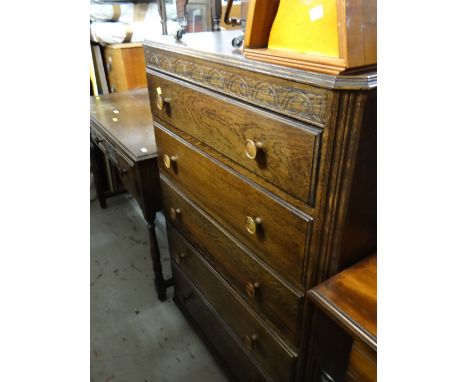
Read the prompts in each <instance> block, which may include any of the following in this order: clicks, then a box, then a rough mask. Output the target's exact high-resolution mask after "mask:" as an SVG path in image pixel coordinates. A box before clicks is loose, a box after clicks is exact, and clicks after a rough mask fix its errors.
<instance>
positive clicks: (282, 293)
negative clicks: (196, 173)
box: [161, 178, 303, 345]
mask: <svg viewBox="0 0 468 382" xmlns="http://www.w3.org/2000/svg"><path fill="white" fill-rule="evenodd" d="M161 188H162V193H163V199H164V201H165V206H166V208H165V214H166V217H168V221H169V222H170V223H171V224H169V225H168V226H167V230H168V236H169V244H170V246H171V248H172V249H173V250H175V251H176V252H177V253H181V252H183V251H184V249H183V248H181V246H182V244H181V242H182V240H181V235H180V234H179V233H178V232H176V229H174V228H172V225H174V226H175V227H177V230H180V231H181V233H182V234H183V235H184V237H185V238H186V239H187V240H188V241H189V242H190V243H191V244H192V245H193V246H195V247H196V248H197V249H199V250H200V252H201V254H202V255H203V256H204V258H205V259H207V261H208V262H210V263H211V264H212V265H213V266H214V267H215V268H216V269H217V270H218V272H219V273H221V274H222V275H223V276H224V277H225V279H226V280H229V281H230V285H231V287H232V288H234V289H235V290H236V292H237V293H239V294H240V295H241V296H243V297H244V300H245V301H246V302H247V303H248V304H249V305H250V306H251V307H252V308H254V310H255V311H256V312H257V313H259V314H260V315H261V316H262V318H263V319H265V320H266V321H268V322H270V323H271V324H272V325H273V326H274V327H275V329H276V330H278V332H279V333H281V335H282V336H283V338H285V339H286V340H287V341H288V342H289V343H290V344H291V345H294V344H295V341H296V338H297V337H296V336H297V334H298V333H297V326H298V325H297V321H298V319H299V317H300V315H299V311H300V308H301V306H302V297H303V295H302V294H301V293H299V292H298V291H296V290H295V289H293V288H291V287H290V286H288V285H287V284H286V283H284V281H283V280H282V279H281V278H280V277H279V276H277V275H275V274H274V273H273V272H272V271H270V270H268V269H267V268H266V267H265V266H263V265H262V264H261V262H259V261H258V260H257V259H256V257H255V255H253V254H252V253H251V252H250V251H248V249H247V248H245V247H244V246H243V245H241V244H240V243H238V242H237V240H235V239H234V238H232V236H230V235H229V233H228V232H226V231H225V230H224V229H223V228H222V227H220V226H219V225H218V224H217V223H215V222H214V221H213V220H212V219H211V218H209V217H208V216H207V215H206V214H205V213H203V212H202V211H201V210H200V209H199V208H197V207H196V206H195V205H193V204H192V203H191V202H190V201H189V200H188V199H187V198H186V197H185V196H183V195H182V194H180V193H179V192H178V191H176V190H175V189H174V188H173V186H171V185H170V184H169V183H168V181H167V180H166V179H164V178H162V182H161ZM170 208H178V209H180V211H181V213H180V215H178V216H177V217H176V218H175V219H172V218H171V217H170V211H169V210H170ZM181 262H182V263H184V260H183V259H182V261H181ZM181 266H182V267H183V265H181ZM254 282H257V283H258V284H259V286H258V288H257V290H256V291H255V294H254V295H253V296H250V295H249V294H248V291H247V290H246V284H247V283H254Z"/></svg>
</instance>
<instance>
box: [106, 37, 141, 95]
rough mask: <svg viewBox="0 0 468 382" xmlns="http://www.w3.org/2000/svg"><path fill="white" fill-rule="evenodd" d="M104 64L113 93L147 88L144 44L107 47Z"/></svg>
mask: <svg viewBox="0 0 468 382" xmlns="http://www.w3.org/2000/svg"><path fill="white" fill-rule="evenodd" d="M104 62H105V66H106V71H107V81H108V85H109V91H110V92H111V93H115V92H122V91H127V90H131V89H138V88H146V87H147V84H146V74H145V55H144V52H143V46H142V44H140V43H123V44H113V45H106V46H105V47H104Z"/></svg>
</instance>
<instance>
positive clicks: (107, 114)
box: [90, 89, 157, 161]
mask: <svg viewBox="0 0 468 382" xmlns="http://www.w3.org/2000/svg"><path fill="white" fill-rule="evenodd" d="M90 102H91V104H90V117H91V127H93V128H95V129H96V130H98V131H99V133H100V134H101V135H105V136H106V138H107V140H108V141H110V142H111V143H112V144H113V145H115V146H116V147H118V148H120V149H121V150H122V151H123V152H124V153H126V154H127V155H128V156H129V157H130V158H131V159H133V160H134V161H138V160H143V159H147V158H152V157H155V156H156V155H157V152H156V142H155V140H154V130H153V118H152V115H151V109H150V104H149V98H148V89H136V90H131V91H128V92H122V93H114V94H107V95H105V96H96V97H90Z"/></svg>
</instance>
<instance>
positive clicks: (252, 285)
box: [245, 281, 260, 298]
mask: <svg viewBox="0 0 468 382" xmlns="http://www.w3.org/2000/svg"><path fill="white" fill-rule="evenodd" d="M258 288H260V283H258V282H257V281H254V282H250V281H248V282H246V283H245V291H246V292H247V296H249V297H252V298H253V297H255V293H256V291H257V289H258Z"/></svg>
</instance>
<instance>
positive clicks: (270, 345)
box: [172, 248, 297, 382]
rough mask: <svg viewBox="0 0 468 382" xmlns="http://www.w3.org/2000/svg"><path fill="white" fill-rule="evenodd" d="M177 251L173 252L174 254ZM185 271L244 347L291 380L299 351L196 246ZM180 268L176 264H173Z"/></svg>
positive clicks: (283, 380) (267, 367) (275, 374)
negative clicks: (242, 297)
mask: <svg viewBox="0 0 468 382" xmlns="http://www.w3.org/2000/svg"><path fill="white" fill-rule="evenodd" d="M175 255H176V254H174V253H172V256H175ZM187 260H188V261H187V262H186V263H185V266H184V269H183V271H184V273H186V274H187V275H188V278H189V279H190V280H192V281H193V283H194V285H195V286H196V287H197V288H198V289H199V290H200V291H201V293H202V294H203V296H204V297H205V298H206V300H207V301H208V303H209V304H210V305H211V306H212V307H213V309H214V310H215V311H216V312H217V313H218V314H219V315H220V317H221V319H222V320H223V321H224V322H225V323H226V324H227V326H228V327H229V328H231V330H232V331H233V332H234V334H235V336H236V338H237V339H238V341H240V342H241V343H242V347H243V349H244V350H245V351H247V352H248V354H250V355H251V356H252V357H253V358H254V359H255V360H256V361H257V362H259V363H260V365H262V367H263V368H265V370H266V371H267V372H268V373H269V374H270V375H271V376H272V377H273V379H274V380H275V381H278V382H279V381H281V382H286V381H290V380H291V375H292V373H293V368H294V366H295V362H296V358H297V354H296V353H295V352H293V351H292V350H291V349H289V348H288V347H287V346H286V345H284V344H282V343H281V342H280V340H279V339H278V337H277V336H276V335H275V334H274V332H273V331H272V330H271V329H269V328H267V327H266V326H265V324H263V323H262V322H261V319H260V317H258V316H257V315H255V313H254V312H253V311H252V310H251V309H250V308H248V306H247V305H246V304H245V303H243V302H242V301H241V300H240V299H239V298H238V297H237V296H235V295H234V293H233V292H232V290H231V289H230V288H229V287H228V285H227V283H226V282H225V281H224V280H222V278H221V277H220V276H219V275H218V274H217V273H216V271H215V270H214V269H213V268H212V267H211V266H210V265H209V264H208V263H207V262H206V261H205V260H204V259H203V258H202V256H201V255H200V254H199V253H198V252H197V251H196V250H194V249H193V248H190V253H189V254H188V257H187ZM174 267H176V268H177V265H174Z"/></svg>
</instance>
